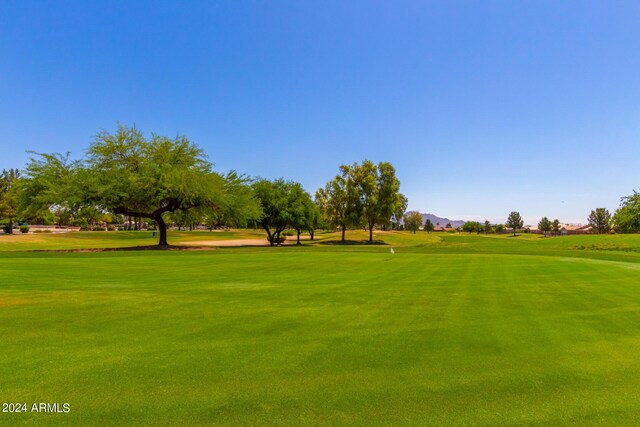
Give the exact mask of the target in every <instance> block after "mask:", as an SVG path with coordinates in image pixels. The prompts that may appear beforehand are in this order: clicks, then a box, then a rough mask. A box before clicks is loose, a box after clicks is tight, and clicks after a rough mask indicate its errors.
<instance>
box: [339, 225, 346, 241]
mask: <svg viewBox="0 0 640 427" xmlns="http://www.w3.org/2000/svg"><path fill="white" fill-rule="evenodd" d="M340 228H342V242H343V243H344V237H345V236H344V232H345V231H346V228H347V227H345V224H344V223H342V224H340Z"/></svg>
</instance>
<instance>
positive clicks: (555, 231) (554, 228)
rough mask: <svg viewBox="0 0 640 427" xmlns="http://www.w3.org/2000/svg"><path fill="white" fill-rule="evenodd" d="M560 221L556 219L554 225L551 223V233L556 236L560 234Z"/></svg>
mask: <svg viewBox="0 0 640 427" xmlns="http://www.w3.org/2000/svg"><path fill="white" fill-rule="evenodd" d="M560 228H561V225H560V221H559V220H558V219H554V220H553V223H551V231H552V232H553V234H554V236H558V235H559V234H560Z"/></svg>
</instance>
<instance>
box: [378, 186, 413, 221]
mask: <svg viewBox="0 0 640 427" xmlns="http://www.w3.org/2000/svg"><path fill="white" fill-rule="evenodd" d="M407 206H409V200H408V199H407V198H406V197H405V196H404V194H400V193H399V194H398V200H397V203H396V207H395V208H394V212H393V214H394V215H395V217H396V218H402V217H404V213H405V212H406V211H407ZM389 218H391V217H389ZM383 226H385V225H383ZM390 226H391V229H393V224H390Z"/></svg>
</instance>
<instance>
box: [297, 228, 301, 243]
mask: <svg viewBox="0 0 640 427" xmlns="http://www.w3.org/2000/svg"><path fill="white" fill-rule="evenodd" d="M301 244H302V243H300V229H298V241H297V242H296V245H301Z"/></svg>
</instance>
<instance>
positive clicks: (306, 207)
mask: <svg viewBox="0 0 640 427" xmlns="http://www.w3.org/2000/svg"><path fill="white" fill-rule="evenodd" d="M290 191H291V194H290V205H291V206H290V210H291V226H292V227H293V229H294V230H296V232H297V239H296V244H297V245H300V244H301V243H300V234H302V231H303V230H308V229H309V227H310V226H311V222H312V221H313V216H314V211H315V204H314V203H313V200H311V196H310V195H309V193H307V192H306V191H304V188H302V185H300V184H299V183H297V182H294V183H291V189H290Z"/></svg>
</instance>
